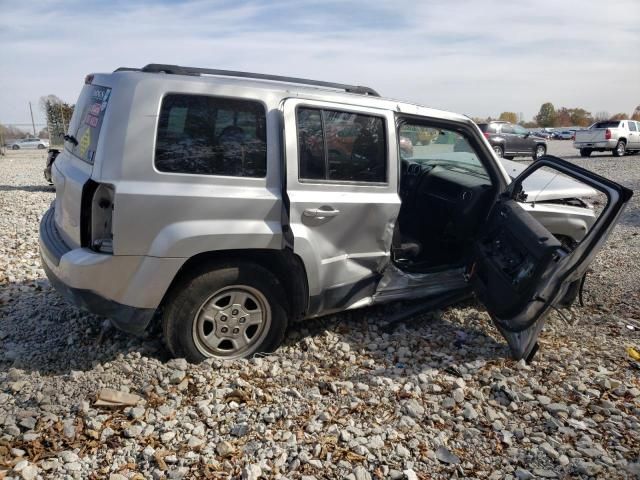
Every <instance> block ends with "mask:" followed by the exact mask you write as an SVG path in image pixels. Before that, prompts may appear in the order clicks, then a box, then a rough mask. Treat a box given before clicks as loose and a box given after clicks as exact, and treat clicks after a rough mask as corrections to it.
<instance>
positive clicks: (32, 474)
mask: <svg viewBox="0 0 640 480" xmlns="http://www.w3.org/2000/svg"><path fill="white" fill-rule="evenodd" d="M20 476H21V477H22V478H23V479H24V480H34V479H35V478H36V477H37V476H38V467H36V466H35V465H27V466H26V467H24V468H23V469H22V470H21V471H20Z"/></svg>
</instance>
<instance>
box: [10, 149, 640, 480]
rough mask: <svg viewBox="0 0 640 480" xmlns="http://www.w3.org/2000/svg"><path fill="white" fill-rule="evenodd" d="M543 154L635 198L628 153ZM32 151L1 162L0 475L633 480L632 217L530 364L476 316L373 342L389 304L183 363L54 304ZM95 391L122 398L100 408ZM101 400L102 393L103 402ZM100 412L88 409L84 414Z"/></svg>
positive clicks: (638, 224)
mask: <svg viewBox="0 0 640 480" xmlns="http://www.w3.org/2000/svg"><path fill="white" fill-rule="evenodd" d="M550 152H551V153H555V154H558V155H560V156H563V157H564V158H568V159H569V160H571V161H575V162H576V163H578V164H580V165H584V166H586V167H587V168H589V169H592V170H595V171H597V172H599V173H601V174H602V175H605V176H607V177H611V178H613V179H615V180H617V181H619V182H622V183H624V184H625V185H627V186H629V187H631V188H633V189H634V190H636V191H638V190H640V155H635V156H629V157H625V158H622V159H615V158H612V157H611V156H608V155H598V154H596V155H594V156H593V157H592V158H590V159H581V158H579V157H576V156H575V151H574V150H573V149H572V148H571V144H570V142H562V141H555V142H551V145H550ZM43 163H44V154H42V153H41V152H34V153H29V152H18V153H14V152H9V154H8V155H7V156H6V157H0V478H11V477H13V478H24V479H33V478H38V477H42V478H111V479H113V480H116V479H123V478H157V479H159V478H229V477H241V478H243V479H258V478H291V479H296V478H302V479H312V478H317V479H320V478H336V477H344V478H349V479H357V480H364V479H370V478H397V479H399V478H406V479H416V478H421V479H426V478H451V477H465V478H468V477H471V478H491V479H499V478H507V479H508V478H517V479H527V478H588V477H593V478H603V477H605V478H635V477H638V476H639V475H640V421H639V417H640V380H639V375H640V369H639V365H640V363H636V362H633V361H631V360H630V359H629V358H628V356H627V353H626V352H625V348H626V347H628V346H631V345H635V346H636V347H640V294H639V291H638V281H639V280H640V275H639V271H638V265H640V235H639V234H640V209H639V205H640V202H639V197H638V196H636V197H634V198H633V200H632V202H631V205H630V206H629V208H628V209H627V210H626V212H625V214H624V216H623V217H622V219H621V221H620V224H619V225H618V227H617V228H616V229H615V231H614V233H613V234H612V236H611V238H610V239H609V241H608V243H607V245H606V246H605V247H604V249H603V250H602V252H601V253H600V255H599V257H598V259H597V261H596V262H595V264H594V266H593V270H594V272H593V273H592V274H591V275H590V277H589V279H588V282H587V288H586V292H585V300H586V306H585V307H583V308H574V309H572V310H571V311H570V312H569V313H568V316H567V318H566V319H563V318H561V317H560V316H557V315H556V314H553V315H552V316H551V318H550V319H549V321H548V323H547V326H546V327H545V331H544V332H543V334H542V336H541V339H540V344H541V351H540V352H539V353H538V355H537V357H536V359H535V361H534V362H533V363H532V364H531V365H526V364H525V363H523V362H514V361H512V360H509V359H507V358H506V357H507V355H508V352H507V348H506V346H505V344H504V341H503V339H502V338H501V337H500V336H499V335H498V334H497V332H496V330H495V329H494V328H493V327H492V325H491V322H490V321H489V318H488V316H487V314H486V312H485V311H484V310H483V309H482V308H481V307H479V306H478V305H476V304H475V303H473V302H470V303H467V304H465V305H461V306H457V307H455V308H449V309H446V310H445V311H443V312H435V313H434V314H430V315H424V316H422V317H420V318H417V319H416V320H415V321H414V322H412V323H410V324H407V325H400V326H398V327H396V328H395V329H385V328H384V319H385V315H386V314H388V313H389V311H390V310H391V309H393V308H401V307H398V306H390V307H387V308H386V309H385V308H371V309H366V310H361V311H354V312H350V313H346V314H341V315H337V316H331V317H327V318H324V319H319V320H315V321H310V322H306V323H303V324H301V325H299V326H296V327H294V328H293V329H292V330H291V332H290V334H289V336H288V340H287V342H286V344H285V345H284V346H283V347H282V348H280V349H279V350H278V351H277V352H276V353H275V354H273V355H270V356H266V357H261V358H254V359H252V360H249V361H234V362H227V363H224V362H218V361H207V362H204V363H203V364H201V365H189V364H187V363H186V362H184V361H183V360H169V359H168V355H167V352H166V350H165V349H164V347H163V346H162V342H161V341H160V340H159V335H158V333H157V331H151V332H148V333H147V335H146V337H145V338H133V337H130V336H127V335H125V334H122V333H119V332H116V331H114V330H112V329H110V328H109V327H108V322H105V321H104V319H101V318H98V317H96V316H93V315H89V314H86V313H83V312H81V311H79V310H77V309H76V308H74V307H73V306H71V305H68V304H67V303H66V302H65V301H64V300H62V299H61V298H60V297H59V296H58V294H57V293H56V292H55V291H54V290H52V288H51V287H50V285H49V282H48V281H47V280H46V278H45V276H44V272H43V271H42V269H41V268H40V263H39V258H38V246H37V238H38V233H37V232H38V221H39V219H40V217H41V216H42V214H43V213H44V211H45V210H46V209H47V207H48V206H49V204H50V202H51V201H52V200H53V198H54V192H53V190H52V189H51V188H49V187H48V186H46V184H45V183H44V180H43V178H42V168H43ZM103 388H111V389H114V390H117V391H119V392H131V393H132V394H135V395H136V396H134V397H133V398H132V399H131V400H132V403H135V402H136V401H137V400H139V403H138V404H137V405H135V406H127V407H121V408H114V407H104V406H100V405H98V404H96V397H97V395H98V394H99V392H100V391H101V389H103ZM100 397H101V398H102V397H104V394H101V395H100ZM98 403H99V402H98Z"/></svg>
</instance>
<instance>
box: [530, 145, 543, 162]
mask: <svg viewBox="0 0 640 480" xmlns="http://www.w3.org/2000/svg"><path fill="white" fill-rule="evenodd" d="M546 154H547V147H545V146H544V145H537V146H536V148H535V150H534V151H533V155H532V158H533V159H534V160H538V159H539V158H540V157H544V156H545V155H546Z"/></svg>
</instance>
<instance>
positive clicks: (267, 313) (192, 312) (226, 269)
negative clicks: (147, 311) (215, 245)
mask: <svg viewBox="0 0 640 480" xmlns="http://www.w3.org/2000/svg"><path fill="white" fill-rule="evenodd" d="M227 297H228V298H227ZM287 323H288V317H287V312H286V309H285V295H284V291H283V289H282V286H281V285H280V282H279V281H278V279H277V278H276V277H275V276H274V275H273V274H272V273H271V272H269V271H268V270H266V269H264V268H263V267H261V266H259V265H256V264H253V263H249V262H234V263H221V264H217V265H212V264H209V265H204V266H203V267H201V268H199V269H198V270H196V271H194V272H193V273H192V274H191V275H189V276H187V277H186V278H184V279H183V280H182V281H181V282H179V284H178V285H176V286H175V287H174V288H173V290H172V292H171V293H170V295H169V298H168V300H167V302H166V306H165V309H164V313H163V317H162V327H163V333H164V339H165V342H166V344H167V347H168V348H169V350H170V352H171V353H172V354H173V356H174V357H177V358H186V359H187V360H188V361H189V362H193V363H197V362H200V361H202V360H204V359H206V358H211V357H213V358H218V359H225V360H231V359H235V358H249V357H252V356H253V355H255V354H256V353H260V352H272V351H273V350H275V349H276V348H278V346H279V345H280V344H281V343H282V340H283V339H284V336H285V332H286V329H287Z"/></svg>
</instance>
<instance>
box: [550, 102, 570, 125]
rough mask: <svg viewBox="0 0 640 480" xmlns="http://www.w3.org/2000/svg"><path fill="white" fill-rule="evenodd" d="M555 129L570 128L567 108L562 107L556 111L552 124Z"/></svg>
mask: <svg viewBox="0 0 640 480" xmlns="http://www.w3.org/2000/svg"><path fill="white" fill-rule="evenodd" d="M553 124H554V125H555V126H556V127H570V126H571V112H570V111H569V109H568V108H566V107H562V108H559V109H558V110H557V111H556V120H555V122H554V123H553Z"/></svg>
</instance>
